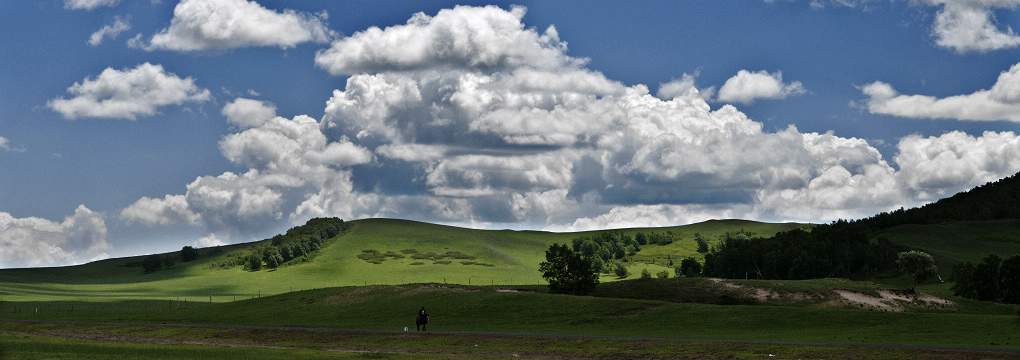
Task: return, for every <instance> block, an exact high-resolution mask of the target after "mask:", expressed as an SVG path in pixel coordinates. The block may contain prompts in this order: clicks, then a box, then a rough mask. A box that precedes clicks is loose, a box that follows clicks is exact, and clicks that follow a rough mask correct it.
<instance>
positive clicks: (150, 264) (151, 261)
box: [142, 255, 163, 274]
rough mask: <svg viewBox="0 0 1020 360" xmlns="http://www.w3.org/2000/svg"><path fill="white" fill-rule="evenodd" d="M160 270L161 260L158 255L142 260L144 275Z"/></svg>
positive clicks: (161, 266)
mask: <svg viewBox="0 0 1020 360" xmlns="http://www.w3.org/2000/svg"><path fill="white" fill-rule="evenodd" d="M161 268H163V259H161V258H160V256H159V255H149V256H146V257H145V259H143V260H142V269H145V273H146V274H148V273H151V272H153V271H156V270H159V269H161Z"/></svg>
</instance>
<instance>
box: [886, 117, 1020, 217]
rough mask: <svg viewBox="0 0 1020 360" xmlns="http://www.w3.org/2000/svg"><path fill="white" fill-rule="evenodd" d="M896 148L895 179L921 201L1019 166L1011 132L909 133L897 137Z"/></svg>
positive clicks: (1018, 146) (1018, 144)
mask: <svg viewBox="0 0 1020 360" xmlns="http://www.w3.org/2000/svg"><path fill="white" fill-rule="evenodd" d="M897 148H898V149H899V152H898V154H897V155H896V156H895V157H894V160H895V161H896V163H898V164H899V165H900V171H899V173H897V174H896V175H897V180H898V181H899V182H900V183H901V184H902V186H903V187H904V188H905V189H908V191H909V192H910V193H911V195H913V196H915V197H916V198H918V199H923V200H935V199H938V198H940V197H944V196H948V195H952V194H954V193H956V192H959V191H962V190H967V189H968V188H970V187H973V186H974V185H977V184H984V183H987V182H990V181H995V180H998V179H1001V178H1003V177H1005V176H1007V175H1011V174H1014V173H1016V172H1017V169H1020V137H1018V136H1017V135H1016V134H1015V133H1013V132H992V131H988V132H985V133H983V134H982V135H981V136H972V135H968V134H966V133H963V132H960V131H953V132H949V133H946V134H943V135H941V136H937V137H936V136H931V137H922V136H919V135H911V136H907V137H905V138H903V139H901V140H900V143H899V144H898V145H897Z"/></svg>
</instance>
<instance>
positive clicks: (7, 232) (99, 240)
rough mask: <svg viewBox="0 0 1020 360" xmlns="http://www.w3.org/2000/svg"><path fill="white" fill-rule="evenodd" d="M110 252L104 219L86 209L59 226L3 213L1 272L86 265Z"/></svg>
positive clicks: (0, 231) (0, 223)
mask: <svg viewBox="0 0 1020 360" xmlns="http://www.w3.org/2000/svg"><path fill="white" fill-rule="evenodd" d="M109 248H110V245H109V244H108V243H107V242H106V223H105V221H104V220H103V217H102V215H101V214H98V213H96V212H93V211H92V210H89V209H88V208H87V207H85V206H84V205H81V206H78V208H77V209H75V211H74V215H71V216H68V217H66V218H64V221H63V222H59V223H58V222H55V221H50V220H46V219H42V218H37V217H27V218H15V217H14V216H12V215H11V214H9V213H5V212H0V268H10V267H36V266H53V265H67V264H73V263H83V262H87V261H91V260H95V259H101V258H105V257H107V256H106V254H105V253H104V252H103V250H107V249H109Z"/></svg>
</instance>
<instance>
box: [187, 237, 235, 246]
mask: <svg viewBox="0 0 1020 360" xmlns="http://www.w3.org/2000/svg"><path fill="white" fill-rule="evenodd" d="M227 244H229V242H227V241H224V240H221V239H220V238H219V237H217V236H216V234H209V235H206V236H203V237H200V238H199V239H198V241H196V242H195V246H196V247H214V246H220V245H227Z"/></svg>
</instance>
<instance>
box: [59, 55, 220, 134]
mask: <svg viewBox="0 0 1020 360" xmlns="http://www.w3.org/2000/svg"><path fill="white" fill-rule="evenodd" d="M67 92H69V93H71V95H74V97H72V98H70V99H65V98H63V97H60V98H56V99H53V100H50V101H48V102H46V106H47V107H49V108H50V109H52V110H53V111H56V112H58V113H60V114H61V115H63V117H64V118H65V119H77V118H81V117H93V118H112V119H130V120H135V118H136V117H137V116H138V115H153V114H155V113H156V109H157V108H158V107H160V106H166V105H181V104H183V103H185V102H204V101H208V100H209V99H210V97H211V95H210V93H209V90H206V89H202V88H200V87H198V86H197V85H195V79H193V78H191V77H187V78H184V79H182V78H180V77H178V76H177V75H176V74H174V73H169V72H166V70H164V69H163V65H158V64H157V65H153V64H150V63H144V64H141V65H138V66H137V67H135V68H133V69H124V70H114V69H113V68H106V70H103V72H102V73H100V74H99V76H97V77H96V78H95V79H90V78H88V77H86V78H85V79H84V80H83V81H82V82H80V83H77V82H76V83H74V85H72V86H71V87H69V88H67Z"/></svg>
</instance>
